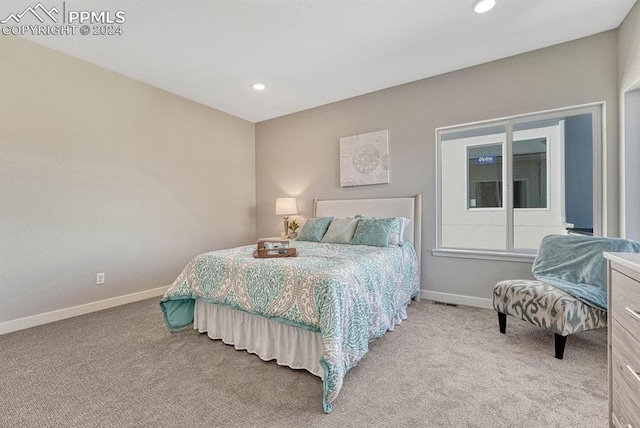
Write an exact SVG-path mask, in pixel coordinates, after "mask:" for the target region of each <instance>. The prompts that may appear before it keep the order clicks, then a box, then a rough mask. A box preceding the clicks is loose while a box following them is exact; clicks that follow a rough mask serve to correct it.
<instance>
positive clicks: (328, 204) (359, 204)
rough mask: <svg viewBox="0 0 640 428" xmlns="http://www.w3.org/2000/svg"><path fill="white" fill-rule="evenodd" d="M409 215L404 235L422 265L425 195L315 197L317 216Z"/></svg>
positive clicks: (315, 214)
mask: <svg viewBox="0 0 640 428" xmlns="http://www.w3.org/2000/svg"><path fill="white" fill-rule="evenodd" d="M358 214H360V215H363V216H365V217H379V218H385V217H406V218H408V219H410V220H411V222H410V223H409V225H407V227H406V229H405V231H404V237H403V238H404V239H405V240H406V241H409V242H411V243H412V244H413V246H414V247H415V249H416V253H417V254H418V265H420V264H421V263H420V259H421V257H422V256H421V250H422V245H421V243H422V195H415V196H411V197H401V198H377V199H314V201H313V216H314V217H328V216H331V217H353V216H356V215H358Z"/></svg>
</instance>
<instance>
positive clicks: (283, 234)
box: [280, 216, 289, 239]
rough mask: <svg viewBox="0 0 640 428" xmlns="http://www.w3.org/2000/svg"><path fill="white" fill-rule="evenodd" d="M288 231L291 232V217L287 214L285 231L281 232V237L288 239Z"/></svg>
mask: <svg viewBox="0 0 640 428" xmlns="http://www.w3.org/2000/svg"><path fill="white" fill-rule="evenodd" d="M287 232H289V217H288V216H285V217H284V233H281V234H280V237H281V238H282V239H286V238H288V237H289V234H288V233H287Z"/></svg>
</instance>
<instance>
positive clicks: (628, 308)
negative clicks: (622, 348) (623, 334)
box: [611, 270, 640, 341]
mask: <svg viewBox="0 0 640 428" xmlns="http://www.w3.org/2000/svg"><path fill="white" fill-rule="evenodd" d="M611 281H612V283H613V284H615V286H614V287H612V289H611V318H614V319H616V320H618V322H620V324H622V325H623V326H624V328H626V329H627V331H629V333H631V334H632V335H633V336H634V337H635V338H636V340H638V341H640V284H638V282H636V281H634V280H633V279H631V278H629V277H628V276H626V275H623V274H621V273H620V272H618V271H616V270H612V271H611Z"/></svg>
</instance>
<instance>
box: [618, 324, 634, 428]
mask: <svg viewBox="0 0 640 428" xmlns="http://www.w3.org/2000/svg"><path fill="white" fill-rule="evenodd" d="M611 328H612V332H613V334H612V336H613V337H612V345H613V346H612V354H611V355H612V358H611V359H612V361H611V364H612V367H611V369H612V372H613V391H612V392H613V407H614V409H613V410H614V413H615V414H616V416H617V417H618V420H619V421H620V422H621V423H622V426H623V427H627V426H628V425H631V426H632V427H637V428H640V354H639V353H638V351H637V350H638V349H640V342H638V341H637V340H635V339H634V338H633V337H632V336H631V335H630V334H629V333H628V332H627V331H626V330H625V329H624V328H623V327H622V326H621V325H620V324H619V323H618V322H617V321H616V320H615V319H614V320H613V323H612V324H611ZM621 419H624V420H621Z"/></svg>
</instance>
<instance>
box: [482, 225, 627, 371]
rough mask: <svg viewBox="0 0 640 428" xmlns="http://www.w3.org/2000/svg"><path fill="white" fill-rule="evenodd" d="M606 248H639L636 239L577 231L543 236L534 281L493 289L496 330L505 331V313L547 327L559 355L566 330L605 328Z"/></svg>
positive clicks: (556, 353)
mask: <svg viewBox="0 0 640 428" xmlns="http://www.w3.org/2000/svg"><path fill="white" fill-rule="evenodd" d="M604 251H613V252H633V253H635V252H640V243H637V242H634V241H629V240H626V239H616V238H601V237H590V236H577V235H550V236H547V237H545V238H544V239H543V240H542V242H541V244H540V249H539V250H538V254H537V256H536V259H535V261H534V263H533V267H532V269H531V271H532V273H533V276H534V277H535V278H536V280H523V279H517V280H507V281H500V282H499V283H497V284H496V286H495V287H494V291H493V308H494V309H495V310H496V311H497V312H498V324H499V326H500V333H503V334H504V333H506V327H507V315H511V316H513V317H516V318H520V319H522V320H525V321H528V322H530V323H531V324H534V325H537V326H539V327H543V328H546V329H548V330H550V331H551V332H553V333H554V335H555V357H556V358H558V359H562V358H563V356H564V347H565V343H566V340H567V336H568V335H569V334H573V333H578V332H581V331H586V330H593V329H597V328H604V327H606V326H607V311H606V307H607V301H606V299H607V294H606V293H607V292H606V262H605V260H604V257H603V256H602V253H603V252H604Z"/></svg>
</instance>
